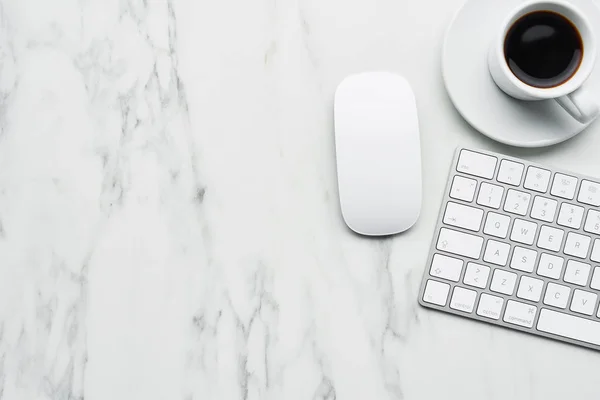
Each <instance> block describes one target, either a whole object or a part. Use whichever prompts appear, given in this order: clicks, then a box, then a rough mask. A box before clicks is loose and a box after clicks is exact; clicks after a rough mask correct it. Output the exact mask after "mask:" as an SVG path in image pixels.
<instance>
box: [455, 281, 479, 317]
mask: <svg viewBox="0 0 600 400" xmlns="http://www.w3.org/2000/svg"><path fill="white" fill-rule="evenodd" d="M476 298H477V292H476V291H474V290H469V289H463V288H461V287H456V288H454V293H453V294H452V300H451V301H450V308H453V309H455V310H459V311H464V312H466V313H472V312H473V308H475V299H476Z"/></svg>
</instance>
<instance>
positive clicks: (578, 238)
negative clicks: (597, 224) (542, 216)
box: [564, 232, 592, 258]
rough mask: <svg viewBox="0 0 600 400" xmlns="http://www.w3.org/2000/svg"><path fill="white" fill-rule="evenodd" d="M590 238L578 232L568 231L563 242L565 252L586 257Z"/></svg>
mask: <svg viewBox="0 0 600 400" xmlns="http://www.w3.org/2000/svg"><path fill="white" fill-rule="evenodd" d="M591 242H592V238H590V237H588V236H583V235H580V234H578V233H574V232H569V234H568V235H567V242H566V243H565V249H564V252H565V254H568V255H570V256H573V257H578V258H587V254H588V251H589V250H590V244H591Z"/></svg>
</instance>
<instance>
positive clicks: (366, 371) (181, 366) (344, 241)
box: [0, 0, 600, 400]
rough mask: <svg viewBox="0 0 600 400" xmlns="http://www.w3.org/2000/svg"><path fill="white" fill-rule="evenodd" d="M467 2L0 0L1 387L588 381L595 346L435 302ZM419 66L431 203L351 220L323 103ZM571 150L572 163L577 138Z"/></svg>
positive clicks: (552, 385)
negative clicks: (366, 76)
mask: <svg viewBox="0 0 600 400" xmlns="http://www.w3.org/2000/svg"><path fill="white" fill-rule="evenodd" d="M461 3H462V0H444V1H441V0H440V1H434V0H427V1H419V2H416V1H408V0H371V1H367V0H255V1H243V0H54V1H48V0H0V63H1V64H0V399H2V400H49V399H52V400H84V399H85V400H109V399H110V400H121V399H123V400H125V399H126V400H132V399H141V400H154V399H169V400H171V399H173V400H213V399H215V400H217V399H218V400H229V399H278V400H279V399H290V400H295V399H299V400H300V399H306V400H336V399H337V400H345V399H357V400H363V399H378V400H379V399H381V400H400V399H407V400H421V399H473V400H476V399H477V400H479V399H545V400H547V399H550V400H552V399H578V400H579V399H598V398H600V385H598V371H599V370H600V354H597V353H595V352H592V351H589V350H584V349H579V348H576V347H573V346H567V345H563V344H559V343H556V342H552V341H547V340H540V339H537V338H534V337H530V336H527V335H522V334H518V333H513V332H509V331H505V330H498V329H497V328H494V327H490V326H487V325H484V324H479V323H474V322H470V321H465V320H462V319H457V318H455V317H452V316H445V315H441V314H439V313H433V312H430V311H426V310H423V309H420V308H419V307H418V306H417V303H416V294H417V290H418V286H419V283H420V279H421V274H422V271H423V268H424V262H425V258H426V253H427V250H428V247H429V240H430V237H431V234H432V229H433V226H434V221H435V219H436V217H437V211H438V207H439V201H440V196H441V192H442V190H443V187H444V184H445V180H446V176H447V170H448V167H449V162H450V160H451V157H452V154H453V150H454V147H455V146H457V145H459V144H460V145H468V146H477V147H483V148H487V149H491V150H496V151H503V152H507V153H509V154H512V155H516V156H522V157H528V158H530V159H532V160H535V161H541V162H550V163H553V164H560V165H561V166H564V167H568V168H569V169H572V170H575V171H578V172H582V173H592V172H593V171H598V170H599V167H600V158H599V157H598V149H599V148H600V128H597V127H595V128H592V129H590V130H588V131H587V132H585V133H584V134H582V135H581V136H579V137H577V138H575V139H574V140H572V141H570V142H569V143H566V144H564V145H561V146H557V147H554V148H551V149H544V150H537V151H516V150H514V149H509V148H505V147H501V146H498V145H496V144H494V143H492V142H490V141H488V140H487V139H485V138H483V137H482V136H481V135H479V134H477V133H475V132H474V131H473V130H471V129H470V128H469V127H468V126H467V125H465V124H464V122H463V121H462V120H461V119H460V118H459V116H458V115H457V113H456V112H455V111H454V109H453V107H452V105H451V104H450V102H449V100H448V99H447V97H446V95H445V92H444V89H443V86H442V82H441V76H440V71H439V49H440V45H441V40H442V37H443V32H444V30H445V28H446V26H447V24H448V22H449V21H450V19H451V17H452V15H453V14H454V12H455V11H456V10H457V9H458V7H459V6H460V5H461ZM380 68H383V69H390V70H394V71H397V72H399V73H402V74H404V75H405V76H407V77H408V78H409V79H410V81H411V83H412V84H413V86H414V88H415V92H416V93H417V96H418V99H419V108H420V112H421V127H422V134H423V157H424V164H425V165H426V169H425V171H424V174H425V177H424V179H425V189H424V190H425V193H424V195H425V202H424V206H423V215H422V218H421V220H420V222H419V223H418V225H417V226H416V227H415V229H414V230H412V231H411V232H410V233H408V234H406V235H403V236H401V237H396V238H392V239H386V240H372V239H363V238H359V237H357V236H355V235H353V234H351V233H350V232H349V231H348V230H347V229H346V228H345V226H344V225H343V223H342V221H341V220H340V217H339V213H338V204H337V191H336V180H335V167H334V158H333V136H332V113H331V100H332V94H333V91H334V89H335V87H336V85H337V84H338V82H339V81H340V80H341V79H342V78H343V77H344V76H345V75H346V74H348V73H352V72H357V71H361V70H365V69H380ZM576 154H577V156H575V155H576Z"/></svg>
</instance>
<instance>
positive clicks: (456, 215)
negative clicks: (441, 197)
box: [444, 202, 483, 232]
mask: <svg viewBox="0 0 600 400" xmlns="http://www.w3.org/2000/svg"><path fill="white" fill-rule="evenodd" d="M482 220H483V210H480V209H479V208H473V207H469V206H465V205H462V204H458V203H453V202H449V203H448V205H447V206H446V212H445V214H444V223H445V224H446V225H452V226H456V227H459V228H464V229H468V230H470V231H474V232H479V228H481V221H482Z"/></svg>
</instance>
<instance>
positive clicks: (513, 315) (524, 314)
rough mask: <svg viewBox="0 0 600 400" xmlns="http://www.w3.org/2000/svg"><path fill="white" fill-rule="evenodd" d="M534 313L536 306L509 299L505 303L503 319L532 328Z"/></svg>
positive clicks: (535, 312)
mask: <svg viewBox="0 0 600 400" xmlns="http://www.w3.org/2000/svg"><path fill="white" fill-rule="evenodd" d="M536 314H537V307H534V306H531V305H529V304H523V303H519V302H517V301H514V300H509V301H508V303H506V311H504V319H503V320H504V322H508V323H509V324H513V325H519V326H524V327H525V328H532V327H533V321H534V320H535V316H536Z"/></svg>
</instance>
